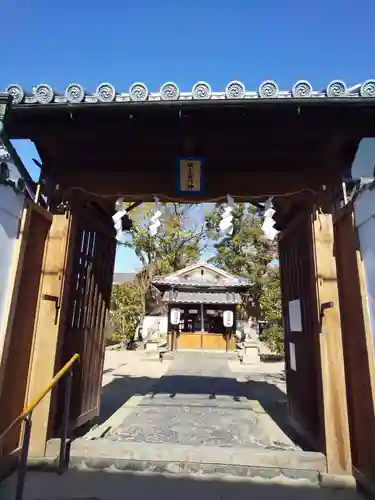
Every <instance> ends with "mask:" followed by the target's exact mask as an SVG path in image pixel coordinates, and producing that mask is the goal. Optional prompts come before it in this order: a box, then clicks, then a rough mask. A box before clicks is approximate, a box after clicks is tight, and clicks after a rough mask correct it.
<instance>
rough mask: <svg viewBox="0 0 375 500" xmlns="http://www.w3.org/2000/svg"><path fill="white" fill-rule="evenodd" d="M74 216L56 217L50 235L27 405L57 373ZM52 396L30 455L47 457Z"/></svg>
mask: <svg viewBox="0 0 375 500" xmlns="http://www.w3.org/2000/svg"><path fill="white" fill-rule="evenodd" d="M72 236H74V235H73V231H72V216H71V214H69V215H54V217H53V221H52V225H51V228H50V231H49V234H48V238H47V244H46V251H45V257H44V265H43V269H42V279H41V284H40V290H39V304H38V312H37V318H36V323H35V332H34V346H33V358H32V362H31V368H30V375H29V387H28V398H27V401H29V402H30V401H32V400H33V399H34V398H35V397H37V396H38V394H39V393H40V392H41V391H42V390H43V389H44V388H45V387H46V386H47V385H48V384H49V383H50V381H51V380H52V378H53V376H54V372H55V371H56V355H57V351H58V346H59V340H60V339H59V335H60V333H61V331H62V329H61V328H60V325H61V322H62V321H61V319H62V315H61V312H62V310H63V307H64V291H65V290H66V288H67V281H68V280H67V277H68V275H69V269H70V265H71V262H70V260H71V259H70V257H71V254H72V252H71V247H72V245H73V243H74V238H73V237H72ZM50 407H51V393H49V394H47V396H46V397H45V398H44V399H43V400H42V401H41V403H40V404H39V405H38V406H37V408H36V409H35V410H34V412H33V416H32V432H31V441H30V455H32V456H44V454H45V447H46V442H47V439H48V426H49V415H50Z"/></svg>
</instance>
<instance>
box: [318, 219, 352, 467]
mask: <svg viewBox="0 0 375 500" xmlns="http://www.w3.org/2000/svg"><path fill="white" fill-rule="evenodd" d="M313 232H314V242H315V266H316V280H317V297H318V304H317V305H318V311H317V314H318V316H319V317H320V334H319V345H320V358H321V370H322V391H323V410H324V442H325V452H326V456H327V468H328V472H329V473H330V474H351V467H352V464H351V450H350V438H349V423H348V410H347V398H346V382H345V370H344V355H343V343H342V332H341V321H340V307H339V294H338V286H337V273H336V262H335V257H334V237H333V222H332V215H331V214H323V213H317V214H316V218H315V220H314V222H313ZM326 303H332V304H333V307H328V308H324V304H326ZM322 306H323V307H322Z"/></svg>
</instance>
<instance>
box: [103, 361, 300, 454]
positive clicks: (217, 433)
mask: <svg viewBox="0 0 375 500" xmlns="http://www.w3.org/2000/svg"><path fill="white" fill-rule="evenodd" d="M251 390H252V389H251V385H249V384H246V383H240V382H238V381H237V379H236V376H235V374H234V373H233V372H232V371H231V370H230V368H229V365H228V359H227V356H226V355H225V354H224V355H223V354H215V353H212V354H210V353H207V352H199V351H198V352H184V353H177V354H176V356H175V359H174V360H173V362H172V364H171V366H170V368H169V370H168V372H167V373H166V374H165V375H164V376H163V377H162V378H161V379H160V380H159V381H158V382H157V384H156V385H155V386H154V387H153V389H152V392H150V393H149V394H147V395H146V396H145V397H144V398H143V399H142V400H141V402H140V403H139V405H138V406H137V408H135V409H134V410H133V411H132V412H131V414H130V415H128V416H126V418H125V419H124V421H123V422H122V423H121V424H120V425H119V426H118V427H117V428H116V429H115V430H114V431H112V434H111V435H110V436H107V438H108V439H111V440H117V441H122V442H136V443H150V444H151V443H154V444H155V443H163V444H168V443H169V444H173V445H193V446H205V445H206V446H207V445H210V446H219V447H247V448H257V449H259V448H265V449H267V448H268V449H269V448H273V447H276V448H277V449H283V448H285V449H290V448H291V447H292V448H293V443H292V442H291V441H290V440H289V439H288V438H287V437H286V436H285V435H284V433H283V432H282V431H281V430H280V429H279V428H278V427H277V426H273V429H272V431H271V432H270V426H267V425H265V414H264V411H262V409H261V408H259V405H256V404H255V403H256V401H254V399H255V398H252V395H251ZM253 390H254V389H253ZM294 448H295V447H294Z"/></svg>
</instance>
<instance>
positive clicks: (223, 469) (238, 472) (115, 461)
mask: <svg viewBox="0 0 375 500" xmlns="http://www.w3.org/2000/svg"><path fill="white" fill-rule="evenodd" d="M28 465H29V469H31V470H36V471H43V472H56V470H57V459H53V458H40V459H32V460H30V461H29V464H28ZM69 469H74V470H88V469H90V470H95V471H105V470H108V469H110V470H111V471H113V470H114V469H115V470H117V471H118V472H140V473H142V472H144V473H158V474H174V475H185V476H186V475H192V474H194V475H199V476H202V477H203V476H211V475H215V476H226V477H227V476H231V477H236V478H248V479H256V478H260V479H263V480H264V479H266V480H273V479H276V478H284V479H288V480H298V481H300V480H305V481H306V482H307V483H309V484H311V485H313V486H318V485H319V472H318V471H312V470H303V469H285V468H279V467H254V466H243V465H227V464H209V463H198V462H162V461H148V460H129V459H126V458H110V457H108V458H107V457H103V458H101V457H83V456H73V457H71V458H70V462H69Z"/></svg>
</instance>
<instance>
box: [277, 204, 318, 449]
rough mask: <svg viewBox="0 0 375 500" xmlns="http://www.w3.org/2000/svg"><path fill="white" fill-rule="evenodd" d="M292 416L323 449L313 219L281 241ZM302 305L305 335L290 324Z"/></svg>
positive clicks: (302, 220) (304, 219)
mask: <svg viewBox="0 0 375 500" xmlns="http://www.w3.org/2000/svg"><path fill="white" fill-rule="evenodd" d="M279 258H280V273H281V291H282V309H283V317H284V332H285V364H286V377H287V388H288V401H289V414H290V418H291V421H292V422H293V425H294V426H295V427H297V428H298V431H299V432H300V433H301V434H302V435H303V437H305V439H306V440H307V441H308V442H309V444H310V445H312V446H314V447H315V448H317V449H321V448H322V446H323V444H322V437H321V431H322V429H321V419H322V416H321V406H322V403H321V375H320V374H321V365H320V351H319V341H318V335H319V323H318V317H317V296H316V281H315V267H314V244H313V233H312V215H311V213H310V212H306V214H304V215H301V216H300V217H298V218H297V219H295V220H294V221H293V222H292V224H291V225H290V226H289V227H288V228H287V230H286V231H285V232H284V233H283V234H281V237H280V240H279ZM294 300H299V301H300V308H301V320H302V329H301V331H292V330H291V328H290V324H289V302H291V301H294Z"/></svg>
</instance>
